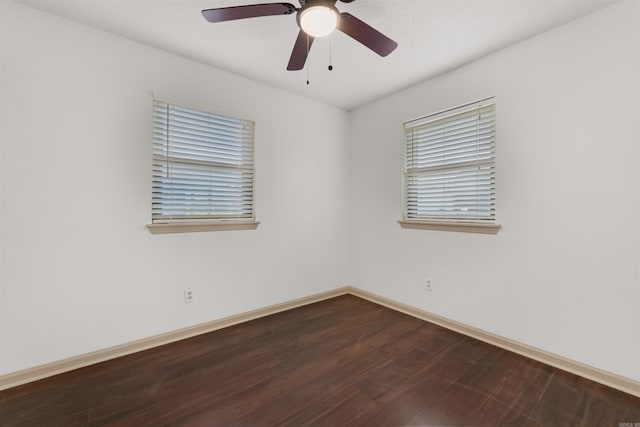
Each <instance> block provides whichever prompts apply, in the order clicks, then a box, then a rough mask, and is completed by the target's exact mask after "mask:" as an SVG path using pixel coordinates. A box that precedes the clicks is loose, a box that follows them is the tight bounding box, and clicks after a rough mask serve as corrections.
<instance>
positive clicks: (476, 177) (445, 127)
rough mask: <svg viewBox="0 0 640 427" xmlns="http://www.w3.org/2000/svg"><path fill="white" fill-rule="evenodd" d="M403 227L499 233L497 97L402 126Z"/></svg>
mask: <svg viewBox="0 0 640 427" xmlns="http://www.w3.org/2000/svg"><path fill="white" fill-rule="evenodd" d="M400 224H401V225H402V226H403V227H404V228H426V229H437V230H449V231H467V232H477V233H494V234H495V233H496V232H497V231H498V229H499V228H500V226H499V225H497V224H495V104H494V100H493V98H490V99H486V100H483V101H479V102H476V103H473V104H467V105H465V106H462V107H458V108H454V109H451V110H447V111H443V112H441V113H437V114H433V115H430V116H427V117H423V118H420V119H417V120H412V121H409V122H406V123H405V124H404V218H403V220H401V221H400Z"/></svg>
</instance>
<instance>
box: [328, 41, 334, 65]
mask: <svg viewBox="0 0 640 427" xmlns="http://www.w3.org/2000/svg"><path fill="white" fill-rule="evenodd" d="M331 57H332V49H331V39H329V71H333V65H331V63H332V62H333V61H332V60H331Z"/></svg>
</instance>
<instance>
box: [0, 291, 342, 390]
mask: <svg viewBox="0 0 640 427" xmlns="http://www.w3.org/2000/svg"><path fill="white" fill-rule="evenodd" d="M349 291H350V288H349V287H344V288H338V289H334V290H332V291H329V292H323V293H320V294H315V295H311V296H308V297H304V298H299V299H296V300H293V301H287V302H283V303H281V304H275V305H272V306H269V307H265V308H261V309H258V310H252V311H248V312H246V313H241V314H237V315H234V316H229V317H225V318H223V319H218V320H214V321H211V322H206V323H202V324H199V325H194V326H190V327H187V328H184V329H179V330H177V331H173V332H167V333H165V334H160V335H156V336H153V337H149V338H144V339H141V340H136V341H132V342H129V343H125V344H122V345H117V346H115V347H109V348H105V349H102V350H98V351H93V352H91V353H86V354H81V355H79V356H75V357H70V358H68V359H63V360H59V361H55V362H51V363H47V364H45V365H40V366H36V367H33V368H29V369H24V370H21V371H16V372H12V373H9V374H5V375H0V390H5V389H8V388H11V387H16V386H19V385H22V384H27V383H30V382H33V381H37V380H41V379H43V378H47V377H51V376H54V375H58V374H62V373H64V372H69V371H73V370H74V369H78V368H83V367H85V366H89V365H94V364H96V363H100V362H105V361H107V360H111V359H115V358H117V357H122V356H126V355H128V354H132V353H137V352H139V351H143V350H148V349H150V348H153V347H158V346H161V345H165V344H170V343H172V342H176V341H180V340H183V339H186V338H191V337H194V336H197V335H201V334H206V333H208V332H213V331H216V330H218V329H222V328H227V327H229V326H233V325H237V324H238V323H243V322H248V321H250V320H254V319H257V318H260V317H264V316H269V315H271V314H275V313H279V312H281V311H286V310H291V309H292V308H296V307H302V306H304V305H308V304H312V303H314V302H319V301H322V300H325V299H329V298H333V297H337V296H340V295H344V294H347V293H349Z"/></svg>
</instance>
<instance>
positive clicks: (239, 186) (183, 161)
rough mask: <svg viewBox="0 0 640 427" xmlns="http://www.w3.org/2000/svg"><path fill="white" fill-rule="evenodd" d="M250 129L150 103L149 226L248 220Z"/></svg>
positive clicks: (249, 125)
mask: <svg viewBox="0 0 640 427" xmlns="http://www.w3.org/2000/svg"><path fill="white" fill-rule="evenodd" d="M254 127H255V125H254V123H253V122H252V121H248V120H241V119H235V118H231V117H225V116H221V115H218V114H213V113H208V112H205V111H200V110H196V109H194V108H188V107H183V106H178V105H173V104H169V103H167V102H163V101H158V100H154V101H153V179H152V193H153V194H152V209H151V211H152V212H151V214H152V222H153V223H170V222H185V221H208V220H218V219H248V220H249V219H253V218H254V209H253V183H254V181H253V179H254V168H253V147H254Z"/></svg>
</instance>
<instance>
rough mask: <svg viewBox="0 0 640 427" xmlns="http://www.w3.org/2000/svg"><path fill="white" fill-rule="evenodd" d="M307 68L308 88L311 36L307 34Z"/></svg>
mask: <svg viewBox="0 0 640 427" xmlns="http://www.w3.org/2000/svg"><path fill="white" fill-rule="evenodd" d="M305 66H306V67H307V86H309V35H308V34H307V60H306V61H305Z"/></svg>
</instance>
